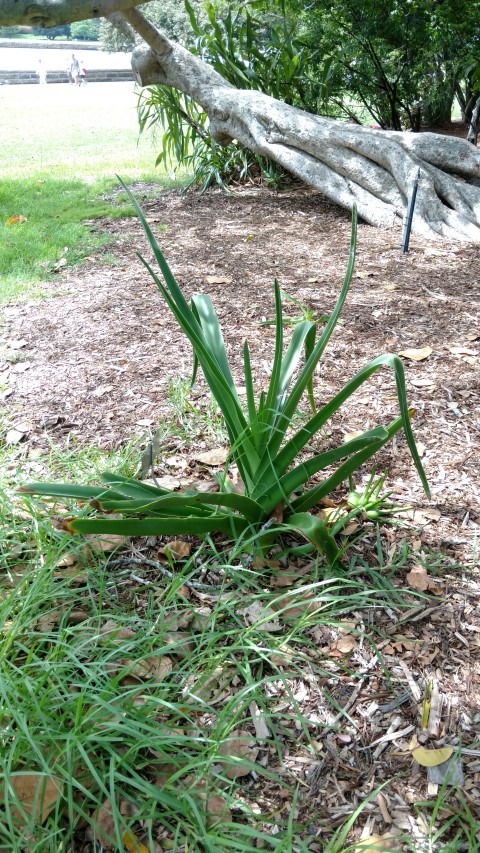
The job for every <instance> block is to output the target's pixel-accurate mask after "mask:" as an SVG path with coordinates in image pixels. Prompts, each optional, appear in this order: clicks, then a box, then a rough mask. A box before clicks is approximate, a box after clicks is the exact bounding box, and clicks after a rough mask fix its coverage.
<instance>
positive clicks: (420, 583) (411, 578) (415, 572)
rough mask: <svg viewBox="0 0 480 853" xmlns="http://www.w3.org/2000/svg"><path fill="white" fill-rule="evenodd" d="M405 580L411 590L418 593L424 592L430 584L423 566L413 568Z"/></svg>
mask: <svg viewBox="0 0 480 853" xmlns="http://www.w3.org/2000/svg"><path fill="white" fill-rule="evenodd" d="M405 580H406V581H407V583H408V585H409V587H410V588H411V589H416V590H418V591H419V592H425V590H426V589H428V587H429V584H430V578H429V577H428V574H427V571H426V569H425V567H424V566H420V565H418V566H414V567H413V569H412V570H411V571H410V572H409V573H408V575H407V576H406V578H405Z"/></svg>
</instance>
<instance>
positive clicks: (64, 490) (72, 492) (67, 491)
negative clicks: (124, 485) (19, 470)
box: [17, 483, 122, 501]
mask: <svg viewBox="0 0 480 853" xmlns="http://www.w3.org/2000/svg"><path fill="white" fill-rule="evenodd" d="M17 492H20V493H21V494H25V495H44V496H45V497H49V498H73V499H74V500H79V501H89V500H92V499H98V498H101V497H102V495H106V494H108V492H109V490H108V489H107V488H105V486H104V487H103V488H99V487H98V486H93V487H92V486H70V485H69V484H68V483H25V485H24V486H19V488H18V489H17ZM117 497H118V498H119V499H121V498H122V495H120V494H118V495H117Z"/></svg>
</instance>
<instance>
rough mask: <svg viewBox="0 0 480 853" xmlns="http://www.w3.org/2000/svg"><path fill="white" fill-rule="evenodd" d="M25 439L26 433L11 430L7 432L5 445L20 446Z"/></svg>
mask: <svg viewBox="0 0 480 853" xmlns="http://www.w3.org/2000/svg"><path fill="white" fill-rule="evenodd" d="M23 438H25V433H24V432H22V431H21V430H19V429H15V428H13V429H9V430H7V434H6V436H5V444H6V445H12V444H18V443H19V442H20V441H22V439H23Z"/></svg>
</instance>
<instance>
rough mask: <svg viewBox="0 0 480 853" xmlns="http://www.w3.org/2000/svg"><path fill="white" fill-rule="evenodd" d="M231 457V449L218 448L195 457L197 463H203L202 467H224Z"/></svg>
mask: <svg viewBox="0 0 480 853" xmlns="http://www.w3.org/2000/svg"><path fill="white" fill-rule="evenodd" d="M229 455H230V448H228V447H216V448H214V449H213V450H207V451H206V452H205V453H197V454H196V455H195V456H193V459H194V460H195V462H201V464H202V465H213V466H217V465H224V464H225V462H226V461H227V459H228V457H229Z"/></svg>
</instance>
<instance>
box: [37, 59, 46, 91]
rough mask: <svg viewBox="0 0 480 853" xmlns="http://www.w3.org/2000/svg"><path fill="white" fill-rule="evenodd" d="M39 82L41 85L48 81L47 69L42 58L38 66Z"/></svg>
mask: <svg viewBox="0 0 480 853" xmlns="http://www.w3.org/2000/svg"><path fill="white" fill-rule="evenodd" d="M37 75H38V82H39V83H40V85H46V83H47V69H46V66H45V65H43V63H42V60H41V59H39V60H38V68H37Z"/></svg>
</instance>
